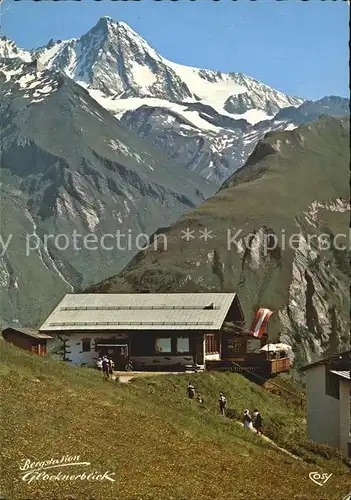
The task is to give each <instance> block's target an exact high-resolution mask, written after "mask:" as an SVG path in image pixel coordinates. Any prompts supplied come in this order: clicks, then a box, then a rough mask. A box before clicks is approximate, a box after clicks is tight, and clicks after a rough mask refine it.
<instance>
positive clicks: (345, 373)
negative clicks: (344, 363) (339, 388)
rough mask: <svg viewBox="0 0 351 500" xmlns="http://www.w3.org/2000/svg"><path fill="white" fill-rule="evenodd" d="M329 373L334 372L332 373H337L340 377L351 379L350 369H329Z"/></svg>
mask: <svg viewBox="0 0 351 500" xmlns="http://www.w3.org/2000/svg"><path fill="white" fill-rule="evenodd" d="M330 373H334V375H337V376H338V377H340V378H345V379H347V380H351V378H350V371H344V370H330Z"/></svg>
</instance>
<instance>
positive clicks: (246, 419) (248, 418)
mask: <svg viewBox="0 0 351 500" xmlns="http://www.w3.org/2000/svg"><path fill="white" fill-rule="evenodd" d="M243 424H244V427H245V429H252V418H251V415H250V412H249V410H245V411H244V418H243Z"/></svg>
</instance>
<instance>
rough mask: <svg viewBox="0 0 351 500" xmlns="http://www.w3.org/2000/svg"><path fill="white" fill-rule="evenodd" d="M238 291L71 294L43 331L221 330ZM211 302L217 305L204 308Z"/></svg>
mask: <svg viewBox="0 0 351 500" xmlns="http://www.w3.org/2000/svg"><path fill="white" fill-rule="evenodd" d="M235 295H236V294H235V293H155V294H154V293H142V294H101V293H100V294H99V293H98V294H67V295H66V296H65V297H64V298H63V300H62V301H61V302H60V304H59V305H58V306H57V307H56V309H55V310H54V311H53V312H52V313H51V314H50V316H49V317H48V318H47V320H46V321H45V322H44V324H43V325H42V326H41V327H40V329H39V331H41V332H54V331H64V330H66V331H67V330H77V331H79V330H85V331H86V330H153V329H155V330H180V329H184V330H219V329H220V328H221V326H222V324H223V321H224V319H225V317H226V315H227V313H228V310H229V307H230V305H231V304H232V302H233V300H234V298H235ZM211 304H213V309H204V307H206V306H210V305H211Z"/></svg>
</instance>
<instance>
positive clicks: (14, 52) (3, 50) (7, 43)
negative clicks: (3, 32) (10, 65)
mask: <svg viewBox="0 0 351 500" xmlns="http://www.w3.org/2000/svg"><path fill="white" fill-rule="evenodd" d="M0 58H9V59H13V58H19V59H22V60H23V61H25V62H30V61H31V60H32V56H31V54H30V52H29V51H27V50H23V49H20V48H19V47H17V45H16V43H15V42H13V41H12V40H9V39H8V38H7V37H6V36H0Z"/></svg>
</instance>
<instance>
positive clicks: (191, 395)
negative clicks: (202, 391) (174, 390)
mask: <svg viewBox="0 0 351 500" xmlns="http://www.w3.org/2000/svg"><path fill="white" fill-rule="evenodd" d="M186 392H187V395H188V398H189V399H194V397H195V387H194V386H193V384H192V383H191V382H189V385H188V388H187V390H186Z"/></svg>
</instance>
